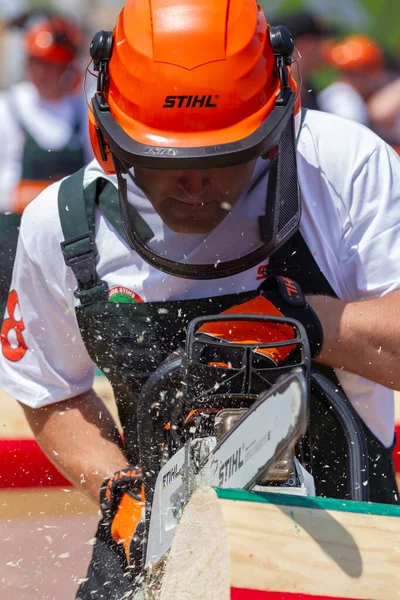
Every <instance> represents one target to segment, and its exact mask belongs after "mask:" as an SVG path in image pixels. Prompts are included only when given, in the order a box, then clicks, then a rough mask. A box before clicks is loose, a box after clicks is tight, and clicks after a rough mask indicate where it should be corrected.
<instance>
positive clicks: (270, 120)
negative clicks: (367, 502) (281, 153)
mask: <svg viewBox="0 0 400 600" xmlns="http://www.w3.org/2000/svg"><path fill="white" fill-rule="evenodd" d="M285 92H286V93H285V94H284V97H283V98H282V99H280V101H278V102H277V103H276V105H275V107H274V109H273V110H272V112H271V113H270V114H269V115H268V116H267V118H266V119H265V120H264V121H263V122H262V123H261V125H260V126H259V127H258V128H257V129H256V130H255V131H254V132H253V133H251V134H250V135H248V136H246V137H245V138H243V139H240V140H237V141H234V142H229V143H225V144H214V145H207V146H199V147H176V146H170V147H169V146H150V145H146V144H142V143H140V142H138V141H137V140H134V139H133V138H132V137H130V136H129V135H128V134H127V133H126V132H125V130H124V129H123V128H122V127H121V126H120V125H119V123H118V122H117V120H116V119H115V118H114V117H113V115H112V114H111V111H110V108H109V106H108V105H107V104H106V103H102V100H101V95H100V94H99V93H97V94H95V96H94V97H93V99H92V108H93V113H94V117H95V121H96V124H97V126H98V128H99V129H100V131H101V133H102V135H103V137H104V139H105V140H107V144H108V146H109V150H110V152H111V154H114V155H116V156H117V157H118V158H119V160H120V161H122V162H123V163H124V164H125V165H129V167H135V166H136V167H144V168H148V169H167V170H172V169H212V168H219V167H228V166H235V165H238V164H241V163H245V162H249V161H251V160H254V159H256V158H258V157H259V156H263V155H266V154H267V153H268V152H269V151H270V150H271V149H272V148H274V147H275V146H277V145H278V143H279V140H280V138H281V135H282V132H283V130H284V129H285V127H286V125H287V123H288V121H289V119H290V118H291V116H292V115H293V112H294V107H295V101H296V94H295V93H294V92H293V91H292V90H291V89H290V88H287V89H286V90H285Z"/></svg>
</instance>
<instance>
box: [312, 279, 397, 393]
mask: <svg viewBox="0 0 400 600" xmlns="http://www.w3.org/2000/svg"><path fill="white" fill-rule="evenodd" d="M307 301H308V302H309V304H310V305H311V306H312V307H313V309H314V310H315V312H316V313H317V315H318V318H319V319H320V321H321V324H322V328H323V331H324V342H323V345H322V350H321V353H320V355H319V356H318V358H317V360H318V362H321V363H324V364H326V365H329V366H331V367H335V368H338V369H344V370H346V371H349V372H350V373H356V374H358V375H362V376H363V377H366V378H367V379H370V380H372V381H376V382H377V383H381V384H382V385H384V386H387V387H389V388H392V389H395V390H396V389H397V390H398V389H400V366H399V358H400V291H396V292H392V293H390V294H388V295H387V296H384V297H382V298H377V299H374V300H366V301H363V302H349V303H346V302H344V301H342V300H337V299H335V298H330V297H328V296H309V297H307Z"/></svg>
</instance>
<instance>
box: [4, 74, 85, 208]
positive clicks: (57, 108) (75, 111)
mask: <svg viewBox="0 0 400 600" xmlns="http://www.w3.org/2000/svg"><path fill="white" fill-rule="evenodd" d="M77 120H81V131H82V144H83V148H84V151H85V157H86V161H87V162H89V161H90V160H92V158H93V153H92V151H91V148H90V142H89V137H88V133H87V130H88V126H87V107H86V105H85V101H84V99H83V98H82V97H81V96H80V95H77V94H73V95H68V96H64V97H63V98H61V99H60V100H57V101H51V102H50V101H48V100H44V99H43V98H41V97H40V96H39V94H38V92H37V89H36V87H35V86H34V85H33V84H32V83H30V82H29V81H23V82H21V83H18V84H17V85H15V86H13V87H12V88H11V89H10V90H8V91H6V92H3V93H2V94H1V95H0V139H1V144H0V165H1V177H0V212H7V211H11V210H12V209H13V191H14V189H15V187H16V186H17V184H18V182H19V180H20V178H21V164H22V156H23V149H24V145H25V136H24V133H23V130H25V131H27V132H28V133H30V135H31V136H32V137H33V139H34V140H35V141H36V142H37V144H38V145H39V146H40V147H41V148H43V149H45V150H59V149H60V148H63V147H64V146H65V145H66V144H67V142H68V141H69V140H70V138H71V136H72V133H73V128H74V126H75V125H76V123H77ZM21 125H22V127H21Z"/></svg>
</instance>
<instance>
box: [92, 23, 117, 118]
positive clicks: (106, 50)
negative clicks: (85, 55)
mask: <svg viewBox="0 0 400 600" xmlns="http://www.w3.org/2000/svg"><path fill="white" fill-rule="evenodd" d="M113 41H114V37H113V33H112V31H104V30H103V29H102V30H101V31H98V32H97V33H96V35H95V36H94V38H93V40H92V43H91V44H90V50H89V51H90V56H91V57H92V60H93V69H94V70H95V71H97V72H98V77H97V91H98V93H99V94H100V99H101V102H100V104H101V106H104V108H108V104H107V100H106V98H105V96H104V84H105V78H106V77H107V71H108V63H109V61H110V58H111V54H112V49H113Z"/></svg>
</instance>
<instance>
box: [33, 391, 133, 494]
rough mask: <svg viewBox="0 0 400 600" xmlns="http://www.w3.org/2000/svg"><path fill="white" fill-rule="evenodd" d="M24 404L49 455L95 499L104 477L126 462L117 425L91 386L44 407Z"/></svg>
mask: <svg viewBox="0 0 400 600" xmlns="http://www.w3.org/2000/svg"><path fill="white" fill-rule="evenodd" d="M22 406H23V405H22ZM23 408H24V411H25V415H26V417H27V419H28V422H29V425H30V427H31V428H32V431H33V433H34V434H35V436H36V438H37V440H38V442H39V444H40V446H41V448H42V450H43V451H44V452H45V454H46V455H47V456H48V458H49V459H50V460H51V461H52V462H53V463H54V464H55V465H56V467H57V468H58V469H59V470H60V471H61V472H62V473H63V474H64V475H65V476H66V477H67V478H68V479H69V480H70V481H71V482H72V483H73V484H74V485H75V486H76V487H77V488H78V489H81V490H82V491H84V492H85V493H86V494H88V495H89V496H91V497H92V499H93V500H94V501H95V502H97V503H98V502H99V490H100V486H101V484H102V482H103V480H104V478H105V477H107V476H110V475H113V473H115V472H116V471H118V470H120V469H124V468H125V467H127V466H128V463H127V460H126V458H125V456H124V454H123V451H122V443H121V437H120V435H119V431H118V428H117V426H116V424H115V422H114V420H113V418H112V417H111V415H110V413H109V411H108V410H107V408H106V407H105V405H104V404H103V402H102V401H101V400H100V398H98V397H97V396H96V394H95V393H94V391H93V390H91V391H90V392H87V393H86V394H82V395H81V396H76V397H75V398H72V399H70V400H65V401H63V402H58V403H57V404H53V405H50V406H47V407H44V408H39V409H31V408H28V407H26V406H23Z"/></svg>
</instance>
